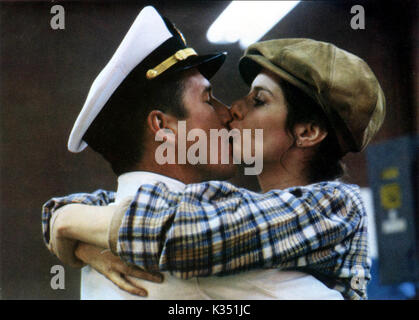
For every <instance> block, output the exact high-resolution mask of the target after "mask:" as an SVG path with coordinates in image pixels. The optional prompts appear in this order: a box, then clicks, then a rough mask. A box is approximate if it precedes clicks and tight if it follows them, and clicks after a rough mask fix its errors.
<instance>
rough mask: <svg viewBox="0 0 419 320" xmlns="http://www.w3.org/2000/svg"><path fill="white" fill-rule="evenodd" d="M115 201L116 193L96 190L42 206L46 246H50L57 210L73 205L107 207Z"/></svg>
mask: <svg viewBox="0 0 419 320" xmlns="http://www.w3.org/2000/svg"><path fill="white" fill-rule="evenodd" d="M114 201H115V193H114V192H112V191H105V190H96V191H95V192H93V193H75V194H71V195H69V196H65V197H57V198H52V199H50V200H48V201H47V202H46V203H45V204H44V205H43V206H42V235H43V238H44V242H45V244H47V245H48V244H49V237H50V230H49V222H50V220H51V218H52V216H53V214H54V212H55V211H56V210H58V209H59V208H61V207H63V206H65V205H66V204H71V203H81V204H88V205H97V206H106V205H108V204H110V203H112V202H114Z"/></svg>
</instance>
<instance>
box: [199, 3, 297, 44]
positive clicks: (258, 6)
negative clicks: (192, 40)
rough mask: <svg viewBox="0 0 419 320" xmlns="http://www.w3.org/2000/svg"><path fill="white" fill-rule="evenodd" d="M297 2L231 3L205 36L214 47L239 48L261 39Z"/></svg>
mask: <svg viewBox="0 0 419 320" xmlns="http://www.w3.org/2000/svg"><path fill="white" fill-rule="evenodd" d="M299 2H300V1H232V2H231V3H230V5H229V6H228V7H227V8H226V9H225V10H224V11H223V12H222V13H221V14H220V16H219V17H218V18H217V20H215V21H214V23H213V24H212V25H211V27H210V28H209V29H208V32H207V38H208V40H209V41H210V42H213V43H220V44H226V43H234V42H237V41H239V43H240V46H241V47H242V48H246V47H247V46H249V45H250V44H252V43H254V42H256V41H258V40H259V39H260V38H262V37H263V36H264V35H265V34H266V33H267V32H268V31H269V30H271V29H272V27H273V26H274V25H275V24H277V23H278V22H279V20H281V19H282V18H283V17H285V15H286V14H287V13H288V12H290V11H291V10H292V9H294V7H295V6H296V5H297V4H298V3H299Z"/></svg>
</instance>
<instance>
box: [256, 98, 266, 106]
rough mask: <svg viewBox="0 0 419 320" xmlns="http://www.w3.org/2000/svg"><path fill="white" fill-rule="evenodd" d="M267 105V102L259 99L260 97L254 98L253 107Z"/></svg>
mask: <svg viewBox="0 0 419 320" xmlns="http://www.w3.org/2000/svg"><path fill="white" fill-rule="evenodd" d="M263 105H265V101H264V100H262V99H260V98H258V97H253V106H254V107H261V106H263Z"/></svg>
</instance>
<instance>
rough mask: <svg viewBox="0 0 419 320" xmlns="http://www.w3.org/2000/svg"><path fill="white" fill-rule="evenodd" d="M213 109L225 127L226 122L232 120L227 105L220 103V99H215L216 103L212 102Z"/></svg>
mask: <svg viewBox="0 0 419 320" xmlns="http://www.w3.org/2000/svg"><path fill="white" fill-rule="evenodd" d="M214 109H215V112H216V113H217V115H218V118H219V119H220V122H221V123H222V125H223V126H225V127H227V126H228V124H229V123H230V122H231V121H232V120H233V118H232V117H231V114H230V109H229V108H228V106H227V105H225V104H224V103H222V102H221V101H220V100H217V101H216V103H214Z"/></svg>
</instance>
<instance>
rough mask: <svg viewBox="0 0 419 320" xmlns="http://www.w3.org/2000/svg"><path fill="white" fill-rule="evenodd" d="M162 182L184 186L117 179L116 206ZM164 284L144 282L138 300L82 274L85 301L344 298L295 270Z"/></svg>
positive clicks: (150, 178)
mask: <svg viewBox="0 0 419 320" xmlns="http://www.w3.org/2000/svg"><path fill="white" fill-rule="evenodd" d="M155 182H163V183H165V184H166V185H167V187H168V188H169V189H171V190H173V191H182V190H183V189H184V187H185V185H184V184H183V183H182V182H180V181H178V180H175V179H172V178H169V177H166V176H162V175H159V174H155V173H151V172H144V171H136V172H129V173H125V174H123V175H121V176H120V177H119V178H118V189H117V192H116V199H115V203H118V202H120V201H122V200H123V199H125V198H127V197H130V196H134V195H135V193H136V192H137V190H138V188H139V187H140V186H141V185H142V184H145V183H155ZM163 274H164V282H163V283H161V284H159V283H153V282H149V281H144V286H143V287H144V288H145V289H147V291H148V297H145V298H144V297H139V296H134V295H131V294H129V293H128V292H125V291H123V290H121V289H119V288H118V287H117V286H116V285H115V284H113V282H111V281H110V280H108V279H107V278H105V277H104V276H103V275H101V274H100V273H98V272H97V271H96V270H94V269H92V268H91V267H90V266H87V267H84V268H83V269H82V274H81V299H82V300H107V299H111V300H135V299H138V300H141V299H152V300H172V299H174V300H201V299H218V300H222V299H228V300H258V299H266V300H268V299H279V300H287V299H292V300H300V299H304V300H321V299H343V298H342V295H341V294H340V293H339V292H338V291H336V290H332V289H329V288H328V287H326V286H325V285H324V284H323V283H322V282H320V281H319V280H317V279H316V278H314V277H313V276H311V275H308V274H305V273H302V272H296V271H279V270H277V269H258V270H253V271H248V272H242V273H239V274H237V275H232V276H224V277H218V276H213V277H201V278H192V279H189V280H181V279H178V278H176V277H174V276H172V275H170V273H168V272H163Z"/></svg>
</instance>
